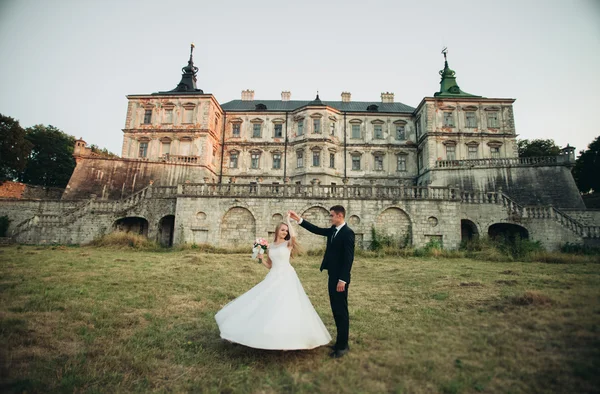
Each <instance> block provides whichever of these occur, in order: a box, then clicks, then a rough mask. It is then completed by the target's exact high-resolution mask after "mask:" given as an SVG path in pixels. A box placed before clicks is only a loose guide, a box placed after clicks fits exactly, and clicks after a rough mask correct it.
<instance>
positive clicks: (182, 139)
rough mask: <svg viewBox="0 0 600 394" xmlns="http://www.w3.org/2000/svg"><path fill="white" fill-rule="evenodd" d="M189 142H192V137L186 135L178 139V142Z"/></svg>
mask: <svg viewBox="0 0 600 394" xmlns="http://www.w3.org/2000/svg"><path fill="white" fill-rule="evenodd" d="M191 140H192V137H189V136H187V135H186V136H183V137H179V141H191Z"/></svg>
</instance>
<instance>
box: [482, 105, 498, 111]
mask: <svg viewBox="0 0 600 394" xmlns="http://www.w3.org/2000/svg"><path fill="white" fill-rule="evenodd" d="M483 110H484V111H500V107H498V106H492V107H485V108H484V109H483Z"/></svg>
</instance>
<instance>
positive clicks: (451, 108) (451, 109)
mask: <svg viewBox="0 0 600 394" xmlns="http://www.w3.org/2000/svg"><path fill="white" fill-rule="evenodd" d="M440 109H441V110H442V111H454V110H455V109H456V107H455V106H453V105H444V106H441V107H440Z"/></svg>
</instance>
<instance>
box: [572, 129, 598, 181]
mask: <svg viewBox="0 0 600 394" xmlns="http://www.w3.org/2000/svg"><path fill="white" fill-rule="evenodd" d="M573 178H575V183H576V184H577V187H578V188H579V191H581V192H582V193H593V192H596V191H600V136H598V137H596V139H595V140H594V141H592V143H591V144H589V145H588V148H587V150H584V151H580V152H579V157H577V160H576V161H575V168H573Z"/></svg>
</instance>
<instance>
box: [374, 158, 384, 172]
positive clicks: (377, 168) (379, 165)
mask: <svg viewBox="0 0 600 394" xmlns="http://www.w3.org/2000/svg"><path fill="white" fill-rule="evenodd" d="M375 171H383V156H382V155H376V156H375Z"/></svg>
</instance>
